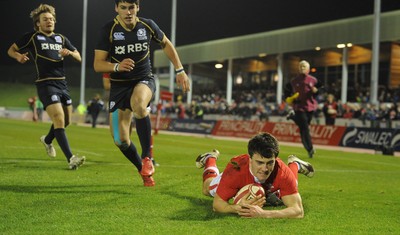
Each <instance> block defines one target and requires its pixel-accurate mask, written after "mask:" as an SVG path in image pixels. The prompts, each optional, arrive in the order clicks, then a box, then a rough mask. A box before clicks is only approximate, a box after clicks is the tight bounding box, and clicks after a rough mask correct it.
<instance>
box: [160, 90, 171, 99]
mask: <svg viewBox="0 0 400 235" xmlns="http://www.w3.org/2000/svg"><path fill="white" fill-rule="evenodd" d="M172 97H173V94H172V93H171V92H169V91H160V99H162V100H166V101H171V100H172Z"/></svg>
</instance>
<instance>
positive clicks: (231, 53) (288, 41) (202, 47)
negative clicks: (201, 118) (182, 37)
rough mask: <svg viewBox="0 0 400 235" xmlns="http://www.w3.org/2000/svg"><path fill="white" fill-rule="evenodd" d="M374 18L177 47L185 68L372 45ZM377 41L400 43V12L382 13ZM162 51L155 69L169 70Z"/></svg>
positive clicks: (156, 61)
mask: <svg viewBox="0 0 400 235" xmlns="http://www.w3.org/2000/svg"><path fill="white" fill-rule="evenodd" d="M373 19H374V15H372V14H371V15H367V16H360V17H354V18H346V19H340V20H335V21H328V22H323V23H317V24H310V25H303V26H297V27H291V28H285V29H278V30H273V31H267V32H261V33H256V34H250V35H244V36H238V37H231V38H223V39H218V40H212V41H206V42H201V43H195V44H189V45H184V46H179V47H177V48H176V49H177V51H178V53H179V56H180V58H181V60H182V63H184V64H193V63H202V62H210V61H219V60H226V59H236V58H245V57H252V56H257V55H258V54H260V53H267V54H279V53H290V52H298V51H307V50H314V49H315V48H316V47H320V48H335V47H336V45H337V44H338V43H353V44H370V43H372V38H373V37H372V36H373V35H372V34H373ZM380 32H381V33H380V41H397V40H400V10H397V11H390V12H385V13H381V21H380ZM169 63H170V62H169V60H168V58H167V57H166V56H165V55H164V53H163V51H162V50H161V49H160V50H156V51H155V52H154V67H155V68H160V67H168V66H169Z"/></svg>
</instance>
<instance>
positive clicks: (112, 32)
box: [96, 17, 164, 81]
mask: <svg viewBox="0 0 400 235" xmlns="http://www.w3.org/2000/svg"><path fill="white" fill-rule="evenodd" d="M163 38H164V32H163V31H161V29H160V28H159V27H158V25H157V24H156V23H155V22H154V21H153V20H150V19H145V18H141V17H139V18H138V21H137V22H136V25H135V27H134V28H133V29H132V30H131V31H130V30H127V29H126V28H124V27H123V26H122V25H121V23H120V22H119V21H118V19H117V17H115V18H114V20H113V21H110V22H109V23H107V24H106V25H104V26H103V28H102V29H101V31H100V36H99V41H98V43H97V46H96V50H101V51H107V52H108V53H109V57H110V62H111V63H119V62H121V61H122V60H124V59H126V58H131V59H132V60H133V61H135V67H134V68H133V70H132V71H130V72H119V73H111V75H110V76H111V80H112V81H128V80H136V79H140V78H142V77H144V76H147V75H149V74H151V63H150V43H151V40H153V41H155V42H157V43H159V44H160V43H161V42H162V40H163Z"/></svg>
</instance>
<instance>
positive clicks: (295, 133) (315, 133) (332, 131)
mask: <svg viewBox="0 0 400 235" xmlns="http://www.w3.org/2000/svg"><path fill="white" fill-rule="evenodd" d="M345 130H346V127H343V126H325V125H310V135H311V138H312V141H313V143H314V144H321V145H333V146H338V145H339V141H340V139H341V138H342V136H343V133H344V132H345ZM262 131H265V132H269V133H271V134H272V135H274V136H275V137H276V138H277V139H278V140H279V141H282V142H292V143H301V137H300V132H299V128H298V127H297V126H296V124H294V123H286V122H277V123H272V122H268V123H266V124H265V126H264V128H263V130H262Z"/></svg>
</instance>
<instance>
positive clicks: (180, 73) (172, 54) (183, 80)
mask: <svg viewBox="0 0 400 235" xmlns="http://www.w3.org/2000/svg"><path fill="white" fill-rule="evenodd" d="M161 46H162V48H163V51H164V53H165V55H167V57H168V59H169V60H170V61H171V63H172V64H173V65H174V68H175V71H176V83H177V84H178V86H179V87H181V88H182V91H183V92H188V91H190V80H189V77H188V76H187V74H186V72H185V70H183V66H182V63H181V60H180V59H179V55H178V53H177V52H176V49H175V47H174V45H173V44H172V43H171V41H170V40H169V39H168V38H167V37H166V36H164V38H163V41H162V43H161Z"/></svg>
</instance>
